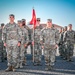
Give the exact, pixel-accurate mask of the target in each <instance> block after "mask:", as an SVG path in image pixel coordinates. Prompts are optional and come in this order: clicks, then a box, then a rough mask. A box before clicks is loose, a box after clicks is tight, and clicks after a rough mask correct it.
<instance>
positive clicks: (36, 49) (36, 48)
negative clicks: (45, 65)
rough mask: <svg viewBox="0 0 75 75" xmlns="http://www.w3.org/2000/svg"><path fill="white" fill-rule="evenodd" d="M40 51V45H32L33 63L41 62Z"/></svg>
mask: <svg viewBox="0 0 75 75" xmlns="http://www.w3.org/2000/svg"><path fill="white" fill-rule="evenodd" d="M41 56H42V50H41V46H40V44H35V45H34V62H36V63H38V62H41Z"/></svg>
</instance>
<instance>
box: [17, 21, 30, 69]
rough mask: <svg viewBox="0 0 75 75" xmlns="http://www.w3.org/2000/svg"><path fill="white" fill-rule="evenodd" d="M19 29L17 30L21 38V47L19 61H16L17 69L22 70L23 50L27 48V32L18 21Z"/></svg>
mask: <svg viewBox="0 0 75 75" xmlns="http://www.w3.org/2000/svg"><path fill="white" fill-rule="evenodd" d="M19 25H20V28H19V34H20V37H21V47H20V51H19V61H18V67H20V68H23V62H24V58H25V48H26V47H27V43H28V39H29V38H28V31H27V29H25V28H24V26H22V21H20V24H19Z"/></svg>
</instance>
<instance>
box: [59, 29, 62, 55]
mask: <svg viewBox="0 0 75 75" xmlns="http://www.w3.org/2000/svg"><path fill="white" fill-rule="evenodd" d="M62 44H63V34H62V28H61V29H60V30H59V44H58V45H59V53H60V56H62V49H63V48H62Z"/></svg>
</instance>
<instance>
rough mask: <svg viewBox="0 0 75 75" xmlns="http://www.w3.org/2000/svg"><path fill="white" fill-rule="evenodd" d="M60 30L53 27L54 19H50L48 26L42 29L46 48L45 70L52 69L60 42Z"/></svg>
mask: <svg viewBox="0 0 75 75" xmlns="http://www.w3.org/2000/svg"><path fill="white" fill-rule="evenodd" d="M58 35H59V34H58V30H57V29H54V27H52V20H51V19H48V22H47V26H46V27H45V28H43V29H42V30H41V38H40V40H41V44H42V48H44V56H45V65H46V67H45V70H52V69H53V66H54V62H55V50H56V48H57V44H58Z"/></svg>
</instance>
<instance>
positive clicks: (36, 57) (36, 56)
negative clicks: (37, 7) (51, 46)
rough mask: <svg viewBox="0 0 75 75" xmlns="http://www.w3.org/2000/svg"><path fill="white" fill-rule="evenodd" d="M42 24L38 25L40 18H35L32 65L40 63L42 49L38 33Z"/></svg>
mask: <svg viewBox="0 0 75 75" xmlns="http://www.w3.org/2000/svg"><path fill="white" fill-rule="evenodd" d="M41 29H42V26H41V25H40V18H37V22H36V28H35V29H34V36H33V39H34V65H41V56H42V49H41V45H40V34H41Z"/></svg>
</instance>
